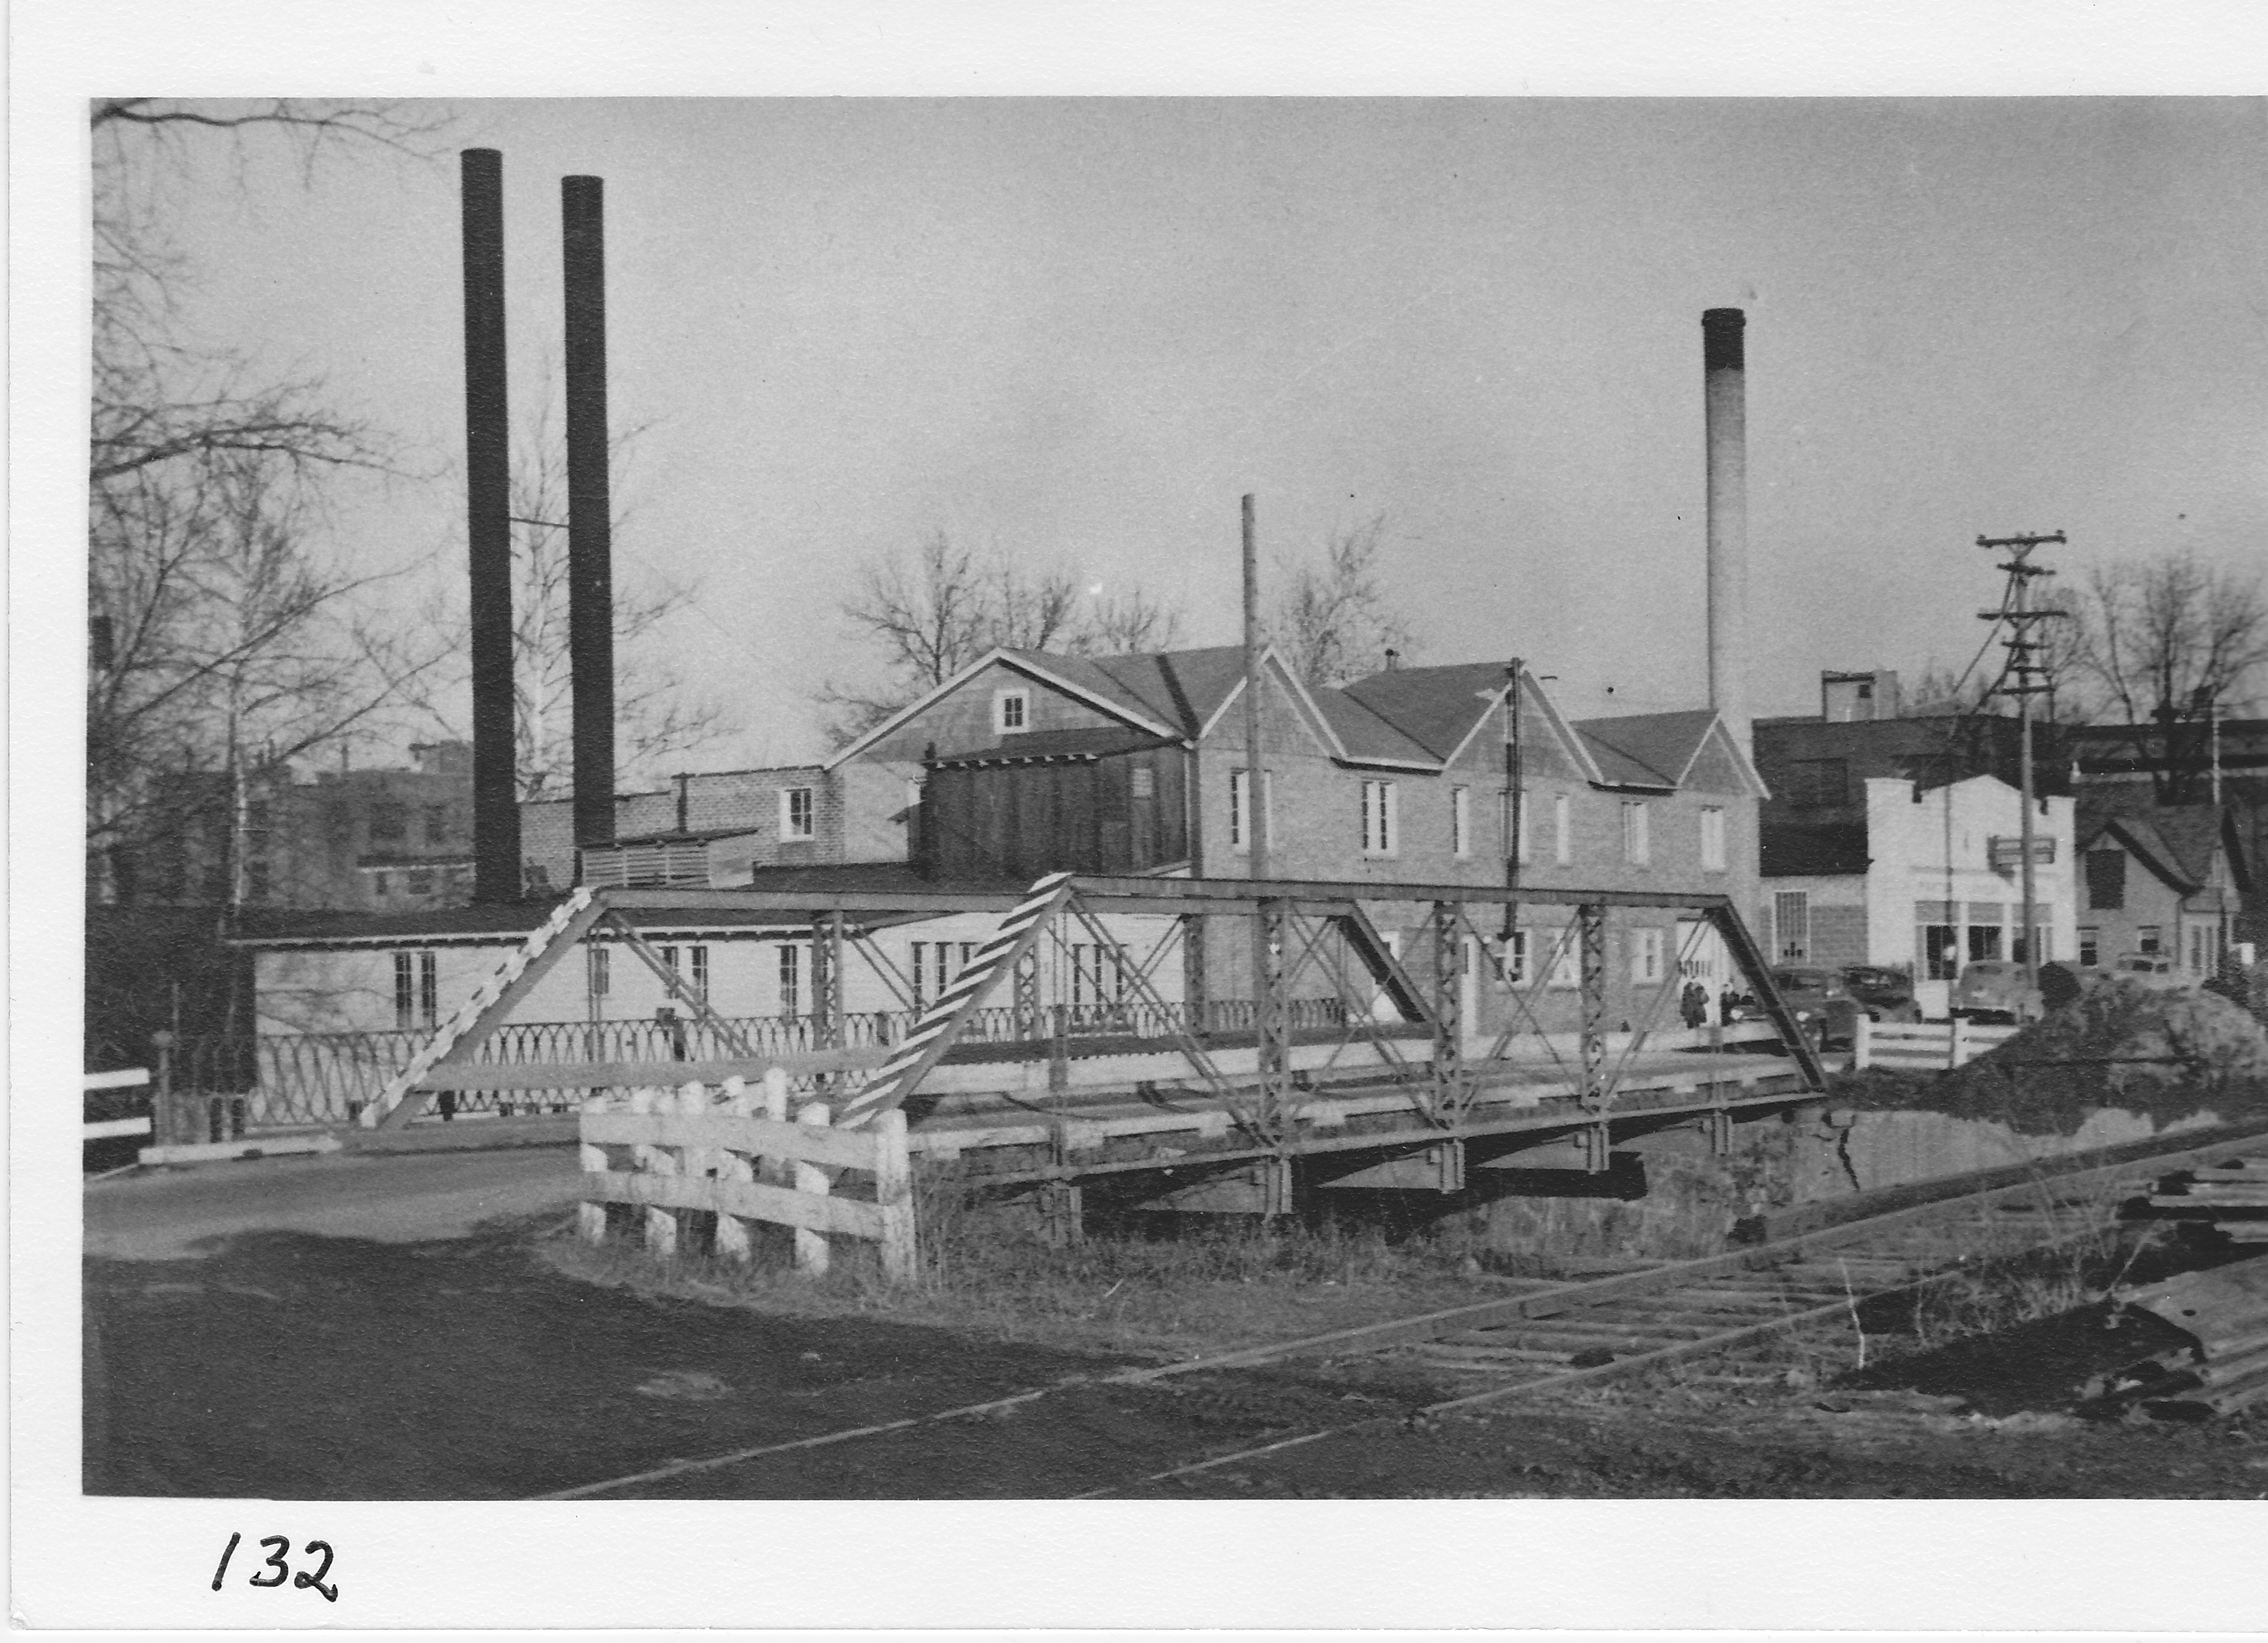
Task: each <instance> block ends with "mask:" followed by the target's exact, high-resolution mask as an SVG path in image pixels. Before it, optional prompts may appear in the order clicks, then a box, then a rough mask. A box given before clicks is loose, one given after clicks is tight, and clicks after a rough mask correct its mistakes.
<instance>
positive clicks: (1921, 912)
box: [1757, 776, 2079, 982]
mask: <svg viewBox="0 0 2268 1643" xmlns="http://www.w3.org/2000/svg"><path fill="white" fill-rule="evenodd" d="M1866 795H1867V796H1866V815H1865V820H1864V821H1863V823H1862V824H1861V825H1859V826H1858V827H1852V826H1851V825H1850V824H1848V823H1847V822H1840V821H1838V822H1835V823H1831V824H1825V825H1822V826H1821V827H1819V828H1817V829H1810V830H1808V831H1807V830H1806V829H1801V828H1796V829H1787V830H1785V831H1782V832H1780V833H1778V834H1777V835H1776V836H1775V837H1774V838H1773V840H1772V843H1771V847H1770V848H1768V849H1767V851H1766V852H1765V859H1764V880H1763V883H1764V895H1763V898H1762V904H1761V905H1760V907H1759V908H1758V919H1757V929H1758V934H1759V935H1760V937H1761V938H1762V939H1763V940H1764V943H1765V950H1766V951H1767V952H1768V953H1769V954H1771V957H1772V959H1773V961H1775V962H1780V963H1801V964H1816V965H1823V966H1826V967H1830V968H1838V967H1841V966H1843V965H1847V964H1882V965H1889V966H1894V967H1896V968H1898V969H1905V970H1907V971H1909V972H1910V973H1911V975H1912V976H1913V977H1914V979H1915V980H1916V981H1918V982H1920V981H1949V980H1951V979H1953V977H1954V976H1955V975H1956V974H1957V973H1958V971H1959V969H1960V967H1961V965H1962V964H1964V963H1967V962H1969V961H1971V960H1976V959H2021V958H2022V957H2023V956H2024V955H2025V954H2024V947H2023V939H2024V929H2025V925H2026V924H2027V922H2028V921H2027V920H2026V919H2025V917H2024V914H2023V910H2022V905H2021V903H2022V892H2021V888H2020V887H2021V881H2022V880H2021V831H2022V827H2023V799H2022V795H2021V793H2019V792H2017V790H2016V789H2015V788H2014V787H2012V786H2010V785H2008V784H2007V783H2006V782H2004V781H2001V780H2000V779H1999V777H1992V776H1973V777H1970V778H1968V779H1967V780H1965V781H1959V782H1951V783H1948V784H1946V785H1942V786H1936V787H1929V788H1924V787H1921V786H1919V785H1917V784H1916V783H1913V782H1911V781H1905V780H1902V779H1898V778H1895V777H1870V778H1869V779H1868V780H1867V783H1866ZM2034 804H2035V806H2036V810H2035V814H2034V815H2033V817H2032V831H2033V895H2034V909H2035V910H2034V912H2033V915H2032V917H2031V918H2030V920H2029V924H2030V925H2031V926H2032V927H2033V928H2034V930H2035V931H2036V933H2037V938H2038V941H2039V961H2041V962H2042V963H2046V962H2049V961H2053V960H2057V959H2061V960H2065V961H2070V960H2072V959H2073V958H2074V957H2075V956H2076V955H2077V953H2078V939H2079V938H2078V918H2077V917H2076V909H2077V905H2078V898H2077V895H2076V894H2075V877H2074V872H2073V859H2074V851H2073V803H2072V800H2071V799H2036V800H2035V801H2034Z"/></svg>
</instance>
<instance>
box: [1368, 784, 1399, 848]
mask: <svg viewBox="0 0 2268 1643" xmlns="http://www.w3.org/2000/svg"><path fill="white" fill-rule="evenodd" d="M1395 809H1396V804H1395V794H1394V784H1393V783H1392V782H1365V783H1364V784H1363V785H1362V853H1363V854H1364V855H1366V856H1391V855H1393V854H1394V853H1395V848H1396V847H1397V844H1398V842H1399V840H1398V834H1399V829H1397V828H1396V826H1395Z"/></svg>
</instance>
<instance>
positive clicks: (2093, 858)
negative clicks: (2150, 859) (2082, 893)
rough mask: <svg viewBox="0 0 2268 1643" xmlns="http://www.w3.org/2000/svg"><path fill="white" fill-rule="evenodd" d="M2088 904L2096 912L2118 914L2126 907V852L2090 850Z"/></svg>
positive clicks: (2088, 856) (2088, 858)
mask: <svg viewBox="0 0 2268 1643" xmlns="http://www.w3.org/2000/svg"><path fill="white" fill-rule="evenodd" d="M2087 904H2088V908H2089V909H2091V910H2094V911H2095V912H2101V913H2110V912H2117V911H2118V910H2120V909H2122V908H2124V906H2125V905H2126V852H2125V851H2123V850H2090V851H2088V852H2087Z"/></svg>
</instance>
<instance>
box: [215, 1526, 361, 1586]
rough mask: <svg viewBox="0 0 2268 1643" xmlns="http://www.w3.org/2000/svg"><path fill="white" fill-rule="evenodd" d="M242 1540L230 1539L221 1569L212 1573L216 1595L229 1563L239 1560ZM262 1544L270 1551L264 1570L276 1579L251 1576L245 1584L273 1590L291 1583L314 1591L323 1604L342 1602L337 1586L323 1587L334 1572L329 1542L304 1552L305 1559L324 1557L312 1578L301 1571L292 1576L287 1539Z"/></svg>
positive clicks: (312, 1543)
mask: <svg viewBox="0 0 2268 1643" xmlns="http://www.w3.org/2000/svg"><path fill="white" fill-rule="evenodd" d="M243 1538H244V1536H243V1535H242V1534H241V1533H240V1532H239V1533H237V1534H232V1535H231V1536H229V1537H228V1546H227V1549H226V1550H225V1551H223V1552H222V1553H221V1554H220V1567H218V1568H217V1569H215V1570H214V1571H213V1580H212V1588H213V1590H215V1591H216V1592H217V1591H218V1590H220V1583H221V1582H222V1581H223V1580H226V1579H227V1578H228V1560H229V1559H230V1558H233V1557H234V1556H236V1547H237V1543H238V1542H239V1541H240V1540H242V1539H243ZM260 1544H261V1545H263V1546H266V1547H269V1548H270V1551H269V1553H268V1556H267V1558H266V1559H265V1560H264V1561H263V1562H262V1563H261V1567H262V1568H265V1569H272V1570H274V1571H275V1572H276V1578H275V1579H274V1580H261V1578H260V1576H259V1575H258V1574H256V1573H255V1574H252V1575H249V1576H247V1577H246V1581H245V1583H246V1584H247V1586H265V1587H270V1588H273V1587H277V1586H281V1585H283V1584H284V1581H285V1580H290V1581H291V1584H292V1585H294V1586H296V1587H298V1588H299V1589H301V1590H302V1591H305V1590H306V1589H307V1588H310V1587H312V1588H314V1589H315V1590H316V1591H319V1592H320V1593H321V1594H322V1595H323V1601H324V1602H332V1603H335V1602H338V1601H339V1588H337V1587H336V1586H326V1585H324V1584H323V1577H324V1576H325V1575H327V1574H328V1573H330V1572H331V1558H332V1556H333V1555H334V1554H333V1553H332V1551H331V1544H330V1543H329V1542H328V1541H325V1540H311V1541H309V1542H308V1543H307V1544H306V1548H305V1550H306V1555H307V1556H309V1557H311V1558H312V1557H313V1556H314V1555H315V1554H316V1553H317V1552H320V1553H322V1555H323V1561H322V1563H321V1565H320V1566H319V1567H318V1568H317V1569H316V1570H315V1572H314V1573H313V1574H309V1573H306V1571H305V1570H302V1571H301V1572H300V1573H298V1574H296V1575H295V1574H293V1573H291V1566H290V1565H289V1564H287V1563H285V1562H284V1554H285V1553H286V1552H288V1551H291V1541H290V1539H289V1538H288V1537H286V1536H282V1535H270V1536H268V1538H267V1539H265V1540H263V1541H261V1543H260Z"/></svg>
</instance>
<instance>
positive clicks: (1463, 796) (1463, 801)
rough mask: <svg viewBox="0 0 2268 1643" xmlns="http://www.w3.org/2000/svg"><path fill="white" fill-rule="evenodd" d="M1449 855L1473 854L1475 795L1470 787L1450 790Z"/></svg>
mask: <svg viewBox="0 0 2268 1643" xmlns="http://www.w3.org/2000/svg"><path fill="white" fill-rule="evenodd" d="M1449 853H1450V854H1451V855H1453V856H1469V855H1471V854H1472V853H1473V793H1472V789H1470V788H1469V787H1452V788H1451V789H1450V790H1449Z"/></svg>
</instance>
